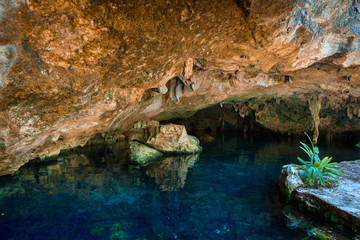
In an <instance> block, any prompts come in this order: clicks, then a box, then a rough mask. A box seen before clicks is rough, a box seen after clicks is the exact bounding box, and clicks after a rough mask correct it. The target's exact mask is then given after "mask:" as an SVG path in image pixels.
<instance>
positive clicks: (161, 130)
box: [129, 121, 202, 154]
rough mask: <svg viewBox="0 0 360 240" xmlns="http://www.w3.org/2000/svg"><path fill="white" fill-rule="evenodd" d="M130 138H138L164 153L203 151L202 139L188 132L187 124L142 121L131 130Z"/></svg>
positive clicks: (137, 139)
mask: <svg viewBox="0 0 360 240" xmlns="http://www.w3.org/2000/svg"><path fill="white" fill-rule="evenodd" d="M129 140H132V141H134V140H136V141H139V142H142V143H144V144H146V145H147V146H149V147H152V148H154V149H156V150H158V151H160V152H162V153H180V154H181V153H196V152H201V150H202V148H201V146H200V141H199V140H198V139H197V138H196V137H193V136H190V135H188V134H187V132H186V129H185V126H183V125H176V124H166V125H160V124H159V122H157V121H141V122H138V123H136V124H135V125H134V128H132V129H131V130H130V134H129Z"/></svg>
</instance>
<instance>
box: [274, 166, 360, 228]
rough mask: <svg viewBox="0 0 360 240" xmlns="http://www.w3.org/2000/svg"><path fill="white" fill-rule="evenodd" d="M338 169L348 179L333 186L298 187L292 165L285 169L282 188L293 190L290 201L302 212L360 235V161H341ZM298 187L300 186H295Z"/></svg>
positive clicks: (344, 178) (340, 179)
mask: <svg viewBox="0 0 360 240" xmlns="http://www.w3.org/2000/svg"><path fill="white" fill-rule="evenodd" d="M338 169H339V170H340V171H342V172H343V173H344V174H345V176H343V177H340V178H339V180H338V183H337V185H335V186H333V187H302V186H297V185H298V184H299V183H300V182H299V181H298V179H297V177H296V176H297V175H296V172H295V171H296V169H295V168H294V167H292V166H291V165H286V166H284V167H283V170H282V172H281V177H280V187H281V188H282V187H283V189H282V192H283V191H288V192H289V191H290V190H292V191H293V193H292V194H291V195H289V196H291V199H292V200H294V202H296V203H297V205H298V206H302V208H301V209H303V210H305V211H307V212H311V213H314V214H317V215H321V216H323V217H325V219H326V220H328V221H329V222H332V223H334V225H336V227H339V228H347V230H351V231H353V232H354V233H357V234H358V233H360V180H359V176H360V160H357V161H348V162H341V163H339V164H338ZM296 186H297V187H296Z"/></svg>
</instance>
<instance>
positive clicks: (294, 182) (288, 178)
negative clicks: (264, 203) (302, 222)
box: [279, 164, 304, 198]
mask: <svg viewBox="0 0 360 240" xmlns="http://www.w3.org/2000/svg"><path fill="white" fill-rule="evenodd" d="M298 172H299V171H298V170H297V169H296V167H294V166H292V165H291V164H289V165H285V166H283V169H282V170H281V175H280V182H279V185H280V192H281V194H282V195H283V196H284V197H287V198H290V196H291V193H292V192H293V191H294V190H295V189H297V188H298V187H301V186H304V183H303V181H302V180H301V178H300V176H299V174H298Z"/></svg>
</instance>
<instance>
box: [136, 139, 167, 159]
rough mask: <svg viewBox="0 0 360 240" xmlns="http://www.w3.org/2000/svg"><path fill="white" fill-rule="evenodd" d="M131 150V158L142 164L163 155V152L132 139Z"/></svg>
mask: <svg viewBox="0 0 360 240" xmlns="http://www.w3.org/2000/svg"><path fill="white" fill-rule="evenodd" d="M130 151H131V153H130V160H131V161H133V162H135V163H137V164H140V165H144V164H147V163H149V162H151V161H153V160H155V159H157V158H159V157H161V156H163V154H162V153H161V152H159V151H157V150H155V149H153V148H151V147H148V146H146V145H145V144H142V143H140V142H137V141H130Z"/></svg>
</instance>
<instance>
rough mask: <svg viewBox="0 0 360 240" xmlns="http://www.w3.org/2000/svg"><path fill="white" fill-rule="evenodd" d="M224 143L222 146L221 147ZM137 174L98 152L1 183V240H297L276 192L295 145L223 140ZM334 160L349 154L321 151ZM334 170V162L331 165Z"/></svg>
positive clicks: (105, 151)
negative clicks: (280, 176) (288, 225)
mask: <svg viewBox="0 0 360 240" xmlns="http://www.w3.org/2000/svg"><path fill="white" fill-rule="evenodd" d="M222 139H225V140H222ZM203 147H204V151H203V153H201V154H200V155H189V156H177V157H170V158H166V159H163V160H161V161H157V162H155V163H153V164H150V165H147V166H145V167H137V166H133V165H129V164H127V162H126V160H125V159H124V158H123V156H122V153H121V151H116V148H115V150H114V149H111V148H107V147H105V146H102V145H96V146H90V147H87V148H86V149H84V150H83V151H82V152H79V153H77V154H72V155H69V156H63V157H59V158H58V159H57V161H56V162H52V163H47V165H34V164H32V165H27V166H25V167H23V168H22V169H21V170H20V173H19V174H18V175H17V176H13V177H1V178H0V239H112V240H114V239H139V240H140V239H300V238H302V237H306V236H307V234H306V231H305V230H303V229H290V228H287V227H286V221H285V220H286V218H285V217H284V215H283V214H282V209H281V205H280V204H279V201H278V194H277V191H276V188H275V187H274V186H275V183H276V180H277V178H278V176H279V173H280V169H281V166H282V165H283V164H286V163H289V162H294V161H295V159H296V156H297V155H299V154H301V152H300V151H299V150H298V142H297V141H291V140H290V141H288V140H287V139H285V140H284V139H273V138H270V139H266V138H264V136H261V137H258V138H256V137H255V138H244V137H242V136H241V137H240V136H237V135H235V134H234V135H229V136H225V137H220V138H217V139H216V140H215V141H214V142H212V143H207V144H204V145H203ZM322 149H323V151H324V152H326V153H328V155H331V156H334V157H335V159H336V157H339V156H341V157H342V159H343V160H352V159H356V158H359V152H358V151H356V149H354V150H352V149H349V148H347V149H344V148H342V147H341V146H338V145H337V146H336V147H326V146H323V148H322V146H320V150H322ZM337 161H339V159H337Z"/></svg>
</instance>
